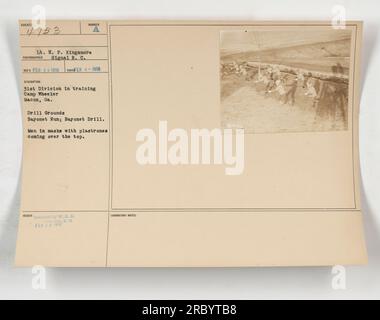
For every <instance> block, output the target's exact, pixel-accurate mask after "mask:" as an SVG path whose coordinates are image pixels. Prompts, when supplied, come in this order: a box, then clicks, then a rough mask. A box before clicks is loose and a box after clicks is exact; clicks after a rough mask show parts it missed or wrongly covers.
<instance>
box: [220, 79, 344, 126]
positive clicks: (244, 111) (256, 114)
mask: <svg viewBox="0 0 380 320" xmlns="http://www.w3.org/2000/svg"><path fill="white" fill-rule="evenodd" d="M326 99H327V98H326ZM326 99H325V101H323V100H322V101H321V102H320V105H319V107H317V106H315V104H314V103H313V102H314V99H313V98H310V97H307V96H305V94H304V89H303V88H302V86H300V85H299V86H298V87H297V92H296V95H295V103H294V105H292V104H290V103H287V104H284V100H285V99H284V96H280V95H279V94H278V93H277V92H272V93H265V86H264V84H261V83H255V81H254V80H245V79H242V78H241V77H239V76H237V75H230V76H228V77H227V78H226V79H222V94H221V103H222V106H221V108H222V127H223V128H244V129H245V132H246V133H271V132H273V133H275V132H305V131H329V130H345V129H346V128H347V121H346V120H345V119H344V115H343V113H342V112H341V111H340V110H339V109H337V108H335V107H333V106H331V105H329V104H331V100H326ZM329 108H330V109H331V110H333V111H332V112H330V111H329ZM321 110H322V111H323V110H327V112H325V111H323V112H321Z"/></svg>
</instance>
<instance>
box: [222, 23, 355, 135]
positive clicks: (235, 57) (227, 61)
mask: <svg viewBox="0 0 380 320" xmlns="http://www.w3.org/2000/svg"><path fill="white" fill-rule="evenodd" d="M350 50H351V30H349V29H333V28H331V27H323V28H315V27H310V26H309V27H308V26H305V27H297V28H296V29H295V28H293V29H289V28H287V29H284V28H281V29H273V28H272V29H270V30H268V29H266V30H265V29H257V30H228V31H227V30H226V31H221V33H220V81H221V97H220V99H221V119H222V120H221V121H222V127H223V128H243V129H244V130H245V133H277V132H307V131H338V130H347V128H348V118H349V115H348V109H349V108H348V91H349V90H348V88H349V74H350V70H349V69H350Z"/></svg>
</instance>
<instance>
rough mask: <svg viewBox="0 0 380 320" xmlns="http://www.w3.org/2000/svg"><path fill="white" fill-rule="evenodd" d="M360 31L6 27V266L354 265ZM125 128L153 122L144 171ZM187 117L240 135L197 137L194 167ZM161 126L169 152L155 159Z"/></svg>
mask: <svg viewBox="0 0 380 320" xmlns="http://www.w3.org/2000/svg"><path fill="white" fill-rule="evenodd" d="M361 33H362V24H361V23H360V22H347V23H346V26H345V28H344V29H336V28H333V27H332V26H331V25H330V24H329V23H326V22H255V21H235V22H232V21H228V22H227V21H194V22H191V21H170V22H169V21H165V22H158V21H69V20H57V21H47V22H46V26H43V27H40V28H37V29H33V27H32V23H31V21H20V48H21V49H20V50H21V71H22V79H21V88H22V97H21V98H22V101H23V124H24V154H23V173H22V205H21V212H20V222H19V233H18V241H17V253H16V265H18V266H31V265H37V264H38V265H45V266H94V267H100V266H108V267H121V266H173V267H174V266H210V267H211V266H220V267H223V266H309V265H335V264H362V263H365V262H366V259H367V258H366V249H365V241H364V235H363V226H362V214H361V206H360V179H359V175H360V170H359V153H358V152H359V150H358V112H359V66H360V48H361ZM142 129H147V130H150V131H149V132H151V133H152V132H153V133H155V134H156V136H155V137H156V140H155V145H154V150H156V154H154V155H153V154H151V156H152V157H151V158H149V159H150V160H151V162H150V163H148V164H145V165H143V164H141V163H140V162H139V161H138V150H139V147H141V145H142V141H140V140H139V139H137V136H138V133H139V132H140V130H142ZM174 129H178V130H177V131H175V130H174ZM194 129H207V130H209V132H211V131H212V130H214V129H217V130H220V131H213V132H231V131H232V135H230V136H228V135H227V136H228V137H230V138H231V141H234V138H235V137H236V139H237V138H238V132H241V130H244V134H243V138H244V143H243V147H244V153H243V158H239V159H240V162H238V161H237V158H236V159H235V160H236V161H235V162H231V161H230V162H228V161H227V160H233V159H232V158H227V156H226V152H225V153H224V158H223V155H222V154H217V153H214V151H215V150H216V149H215V148H214V149H212V147H215V145H216V144H217V142H216V141H217V140H216V138H215V137H214V136H211V138H210V140H209V141H211V143H210V146H209V147H210V150H212V151H210V152H212V155H213V156H211V159H209V160H210V161H209V162H210V163H209V164H207V163H206V162H207V161H205V162H202V161H203V160H204V158H200V159H198V161H197V159H195V157H192V156H194V154H193V153H192V151H194V150H197V151H199V150H201V151H205V150H206V151H207V148H206V149H202V148H201V147H200V146H199V145H198V146H197V147H194V148H195V149H192V146H193V145H194V140H192V139H191V137H192V136H191V132H193V131H192V130H194ZM173 130H174V131H173ZM223 130H225V131H223ZM228 130H230V131H228ZM173 132H177V133H178V132H180V133H181V134H182V135H184V139H183V140H181V141H184V140H185V138H186V139H187V140H186V141H187V143H188V145H187V146H188V149H186V150H187V151H188V152H187V153H186V152H185V151H184V150H185V149H181V148H179V149H177V151H178V152H174V153H172V154H171V155H170V152H171V151H170V150H171V147H172V146H173V144H175V143H176V142H178V141H179V140H180V139H179V140H175V139H174V140H173V139H172V140H170V135H171V133H173ZM187 134H188V135H187ZM227 136H222V137H224V138H226V137H227ZM176 137H177V138H179V135H177V136H176ZM213 137H214V138H215V140H212V139H213ZM172 138H173V137H172ZM144 141H145V140H144ZM225 141H226V140H223V141H222V142H225ZM236 141H237V140H236ZM200 143H201V144H202V140H200ZM206 145H207V144H206ZM177 146H178V145H177ZM202 146H203V144H202ZM223 148H224V149H223V150H228V148H227V147H226V145H225V144H224V145H223ZM235 151H236V155H238V147H237V145H236V146H235ZM178 154H181V156H178ZM239 154H240V155H241V153H239ZM144 155H145V153H144ZM218 155H221V159H219V158H218ZM203 156H204V155H203V154H201V155H200V157H203ZM186 157H187V158H186ZM157 159H158V160H157ZM172 159H177V160H178V162H177V163H173V161H172ZM218 159H219V160H220V161H219V162H218V161H216V160H218ZM155 160H157V161H156V162H154V161H155ZM206 160H207V159H206ZM242 160H243V162H241V161H242ZM223 161H224V162H223ZM242 164H243V166H242ZM227 168H230V169H231V168H232V171H233V172H232V174H231V172H230V174H226V172H227V171H228V170H226V169H227Z"/></svg>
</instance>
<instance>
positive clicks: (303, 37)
mask: <svg viewBox="0 0 380 320" xmlns="http://www.w3.org/2000/svg"><path fill="white" fill-rule="evenodd" d="M350 35H351V30H349V29H346V30H334V29H331V28H330V27H328V28H327V29H325V30H321V29H311V30H299V29H298V30H259V31H244V30H228V31H222V32H221V35H220V49H221V51H222V52H224V53H225V54H226V53H228V54H229V53H236V52H244V51H257V50H265V49H271V48H281V47H291V46H296V45H303V44H311V43H317V42H325V41H334V40H342V39H349V38H350Z"/></svg>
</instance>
